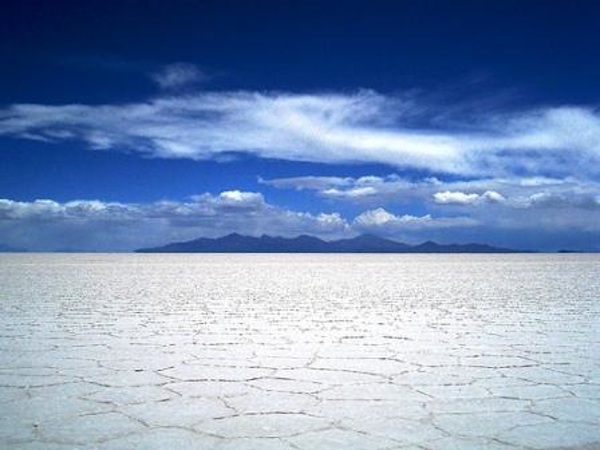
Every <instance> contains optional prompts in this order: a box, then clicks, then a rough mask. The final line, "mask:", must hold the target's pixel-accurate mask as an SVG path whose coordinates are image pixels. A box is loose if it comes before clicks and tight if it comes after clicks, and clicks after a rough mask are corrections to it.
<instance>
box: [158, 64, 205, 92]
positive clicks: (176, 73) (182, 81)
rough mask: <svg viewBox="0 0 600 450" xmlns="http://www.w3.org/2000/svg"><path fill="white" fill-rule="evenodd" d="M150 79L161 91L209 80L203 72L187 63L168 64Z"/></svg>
mask: <svg viewBox="0 0 600 450" xmlns="http://www.w3.org/2000/svg"><path fill="white" fill-rule="evenodd" d="M151 78H152V80H153V81H154V82H155V83H156V84H157V85H158V86H159V87H161V88H162V89H177V88H181V87H186V86H190V85H194V84H198V83H203V82H205V81H207V80H208V79H209V77H208V75H207V74H206V73H205V72H203V71H202V70H200V69H199V68H198V67H196V66H195V65H193V64H189V63H174V64H169V65H167V66H164V67H162V68H161V69H160V70H157V71H155V72H153V73H151Z"/></svg>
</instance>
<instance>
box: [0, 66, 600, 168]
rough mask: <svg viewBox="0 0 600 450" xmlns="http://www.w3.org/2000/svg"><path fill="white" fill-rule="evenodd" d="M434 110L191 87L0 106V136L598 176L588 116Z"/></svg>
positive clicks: (345, 97) (196, 152) (366, 96)
mask: <svg viewBox="0 0 600 450" xmlns="http://www.w3.org/2000/svg"><path fill="white" fill-rule="evenodd" d="M186 73H187V72H186V70H185V69H184V70H179V69H178V70H173V71H169V72H166V73H165V74H163V75H164V77H163V78H162V80H163V83H164V85H165V86H167V87H168V85H169V84H171V85H173V86H175V85H177V84H178V83H180V82H185V80H186V79H191V78H193V70H192V71H191V73H192V75H190V74H187V75H186ZM177 74H179V75H177ZM186 77H187V78H186ZM169 80H170V81H169ZM439 108H441V107H439V106H435V105H427V104H419V102H418V101H417V100H415V99H414V98H411V99H405V98H403V97H398V96H396V97H390V96H385V95H381V94H377V93H375V92H372V91H361V92H357V93H355V94H293V93H258V92H247V91H237V92H203V93H199V94H196V95H189V96H178V97H177V96H176V97H163V98H157V99H153V100H150V101H148V102H146V103H137V104H125V105H98V106H96V105H82V104H72V105H59V106H55V105H35V104H16V105H12V106H8V107H6V108H4V109H2V110H0V135H10V136H14V137H20V138H24V139H41V140H47V141H61V140H65V139H70V140H79V141H82V142H84V143H85V144H86V145H87V146H88V147H89V148H91V149H96V150H127V151H133V152H138V153H141V154H143V155H148V156H153V157H162V158H190V159H195V160H204V159H215V158H220V157H222V156H223V155H231V154H232V153H236V152H242V153H247V154H251V155H255V156H257V157H263V158H276V159H282V160H289V161H313V162H322V163H381V164H387V165H390V166H394V167H397V168H408V169H419V170H425V171H429V172H431V173H433V174H458V175H462V176H469V177H499V176H500V177H510V176H517V175H519V176H520V175H523V174H525V175H528V176H534V175H538V176H569V175H573V174H576V173H578V174H581V175H582V176H586V177H596V176H598V173H599V171H600V169H599V168H600V114H599V113H598V111H597V110H595V109H592V108H587V107H549V108H541V109H536V110H529V111H517V112H510V113H506V112H502V113H499V112H496V111H493V110H492V111H489V112H487V113H486V112H482V114H481V115H479V116H478V118H477V119H472V118H469V120H465V121H464V122H461V121H460V118H453V120H447V119H446V120H444V121H442V122H441V123H440V121H439V120H438V121H436V120H434V119H436V118H437V117H440V116H442V115H443V114H440V111H439ZM433 123H435V126H433V125H429V126H428V124H433Z"/></svg>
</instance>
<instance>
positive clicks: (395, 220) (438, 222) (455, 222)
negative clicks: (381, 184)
mask: <svg viewBox="0 0 600 450" xmlns="http://www.w3.org/2000/svg"><path fill="white" fill-rule="evenodd" d="M476 224H477V222H476V221H475V220H473V219H470V218H468V217H443V218H436V219H434V218H432V217H431V215H430V214H426V215H424V216H420V217H419V216H413V215H410V214H404V215H401V216H398V215H395V214H392V213H390V212H388V211H386V210H385V209H384V208H377V209H374V210H369V211H365V212H364V213H362V214H360V215H359V216H357V217H356V218H355V219H354V222H353V225H355V226H356V227H358V228H360V229H378V228H387V229H388V230H389V229H392V230H396V229H415V228H417V229H422V228H424V227H427V228H449V227H464V226H473V225H476Z"/></svg>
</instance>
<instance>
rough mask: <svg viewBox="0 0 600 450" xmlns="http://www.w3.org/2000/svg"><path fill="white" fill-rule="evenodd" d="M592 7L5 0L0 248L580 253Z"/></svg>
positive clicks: (588, 178) (589, 238)
mask: <svg viewBox="0 0 600 450" xmlns="http://www.w3.org/2000/svg"><path fill="white" fill-rule="evenodd" d="M598 17H600V3H598V2H592V1H590V2H585V1H576V2H574V1H547V2H539V1H498V2H492V1H486V2H481V1H472V2H467V1H419V2H402V1H395V2H392V1H389V2H383V1H368V2H364V1H362V2H353V1H346V2H344V1H331V2H324V1H319V2H311V1H302V2H284V1H262V2H261V1H258V2H248V1H214V2H212V1H197V2H194V1H179V2H176V1H170V2H167V1H122V2H116V1H85V2H81V1H52V2H39V1H12V2H4V3H3V4H2V6H0V67H2V75H1V76H2V83H0V198H3V199H5V201H4V203H2V204H0V244H9V245H15V246H19V247H27V248H32V249H55V248H67V247H68V248H82V249H94V250H98V249H103V250H113V249H129V248H135V246H137V245H146V244H153V243H160V242H162V241H168V240H170V239H175V238H180V239H184V238H191V237H194V236H200V235H219V234H223V233H225V232H229V231H241V232H247V233H250V234H260V233H263V232H264V233H269V234H287V235H294V234H298V233H301V232H307V233H311V234H318V235H321V236H324V237H337V236H345V235H352V234H355V233H359V232H365V231H368V232H375V233H378V234H382V235H386V236H390V237H393V238H396V239H398V240H406V241H411V242H418V241H421V240H425V239H430V238H433V239H437V240H440V241H446V242H450V241H479V242H487V243H492V244H498V245H507V246H517V247H521V248H541V249H556V248H560V247H563V246H569V247H573V248H581V249H587V250H600V244H599V242H600V240H599V239H598V235H599V228H598V225H596V224H597V223H598V222H600V221H599V220H598V219H599V218H600V191H599V190H598V182H599V181H600V180H599V177H598V170H597V169H596V168H595V167H596V163H598V162H599V161H600V143H599V141H600V114H599V113H598V105H599V103H600V83H598V80H599V79H600V63H598V61H600V50H599V49H600V33H599V32H598V23H597V21H598ZM167 103H168V104H167ZM65 108H67V109H65ZM69 108H70V109H69ZM424 141H426V144H427V145H424V144H423V142H424ZM255 143H256V144H255ZM307 177H309V178H307ZM323 177H328V178H323ZM365 177H367V178H365ZM232 192H234V193H236V192H237V194H236V195H233V196H232V195H230V193H232ZM223 193H225V194H223ZM228 193H229V194H228ZM198 196H201V197H202V196H203V197H202V198H200V199H199V197H198ZM38 199H42V200H49V201H51V203H48V202H46V203H39V202H38V203H36V202H35V201H36V200H38ZM74 201H79V202H78V203H76V204H75V203H73V202H74ZM162 201H169V202H170V205H171V206H170V207H171V208H172V209H170V210H169V211H165V210H164V208H163V207H161V206H160V204H159V203H157V202H162ZM86 202H87V203H86ZM93 202H95V203H93ZM109 203H110V204H112V206H111V207H108V206H107V205H108V204H109ZM92 204H93V205H95V206H94V207H92V206H90V205H92ZM115 205H118V207H117V206H115ZM177 207H179V208H180V209H177ZM119 208H120V209H119ZM161 208H162V209H161ZM181 208H183V209H185V211H184V212H182V209H181ZM186 208H187V209H186ZM158 209H160V213H158V212H157V210H158ZM320 214H323V215H320ZM182 216H185V220H183V219H182ZM182 220H183V221H184V222H185V223H184V224H182ZM107 230H110V231H107ZM86 236H87V237H86Z"/></svg>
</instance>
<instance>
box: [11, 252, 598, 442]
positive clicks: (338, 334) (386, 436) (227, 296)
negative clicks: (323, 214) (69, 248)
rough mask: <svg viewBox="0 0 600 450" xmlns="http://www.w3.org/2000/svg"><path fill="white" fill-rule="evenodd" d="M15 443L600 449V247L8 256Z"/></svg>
mask: <svg viewBox="0 0 600 450" xmlns="http://www.w3.org/2000/svg"><path fill="white" fill-rule="evenodd" d="M0 286H1V290H0V312H1V314H0V408H1V411H2V414H1V415H0V448H3V449H71V448H80V449H129V448H131V449H162V448H179V449H261V450H269V449H301V450H304V449H306V450H313V449H325V450H326V449H369V450H377V449H382V450H383V449H390V450H391V449H514V448H523V449H554V448H586V449H592V448H600V345H599V344H600V342H599V341H600V331H598V330H600V301H599V298H600V257H599V256H597V255H208V254H196V255H165V254H161V255H152V254H146V255H136V254H121V255H114V254H112V255H111V254H88V255H83V254H77V255H75V254H74V255H58V254H47V255H44V254H31V255H28V254H15V255H8V254H6V255H0Z"/></svg>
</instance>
